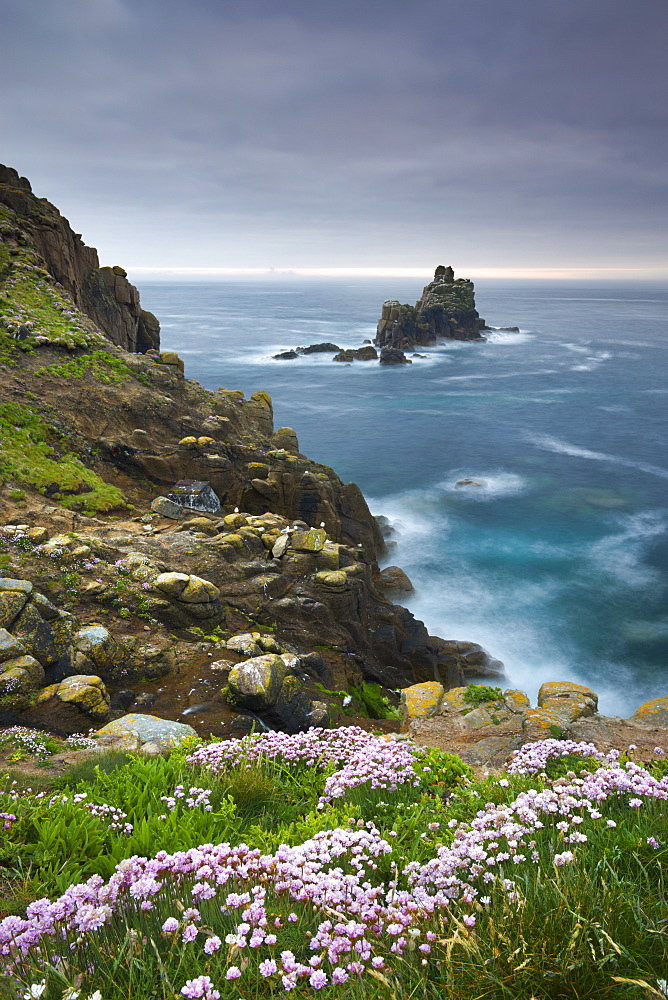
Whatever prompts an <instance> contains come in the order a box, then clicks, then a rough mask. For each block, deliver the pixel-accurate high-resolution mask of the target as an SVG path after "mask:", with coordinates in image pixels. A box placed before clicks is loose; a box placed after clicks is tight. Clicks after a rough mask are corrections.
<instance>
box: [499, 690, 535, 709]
mask: <svg viewBox="0 0 668 1000" xmlns="http://www.w3.org/2000/svg"><path fill="white" fill-rule="evenodd" d="M503 701H504V704H505V706H506V708H507V709H508V710H509V711H510V712H513V713H514V714H516V715H523V714H524V713H525V712H526V711H527V710H528V709H530V708H531V702H530V701H529V699H528V698H527V696H526V695H525V693H524V691H517V690H514V689H513V688H508V690H507V691H504V692H503Z"/></svg>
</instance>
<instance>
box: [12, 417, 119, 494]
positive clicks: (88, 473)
mask: <svg viewBox="0 0 668 1000" xmlns="http://www.w3.org/2000/svg"><path fill="white" fill-rule="evenodd" d="M48 436H49V428H48V426H47V424H46V423H45V422H44V420H43V419H42V418H41V417H40V416H39V414H38V413H36V412H35V411H34V410H32V409H30V407H28V406H26V405H25V404H23V403H3V404H0V437H2V453H1V454H0V473H2V474H4V475H5V476H7V477H8V478H11V479H14V480H16V481H18V482H20V483H21V484H23V485H26V486H32V487H33V488H34V489H36V490H38V491H39V492H40V493H44V494H46V495H47V496H51V497H52V498H54V499H56V500H57V501H58V502H59V503H60V505H61V506H62V507H67V508H70V509H73V508H76V509H83V510H85V511H87V512H91V513H94V512H99V511H108V510H113V509H114V508H117V507H126V506H127V500H126V498H125V496H124V494H123V493H122V492H121V491H120V490H119V489H117V487H115V486H110V485H109V484H108V483H105V482H104V480H103V479H101V478H100V476H98V475H97V473H95V472H93V470H92V469H89V468H87V467H86V466H85V465H84V464H83V462H81V461H80V459H78V458H77V457H76V456H75V455H73V454H71V453H69V452H65V453H63V454H58V453H57V452H56V451H55V449H54V448H53V447H52V446H51V445H50V444H49V443H48Z"/></svg>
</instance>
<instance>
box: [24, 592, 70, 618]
mask: <svg viewBox="0 0 668 1000" xmlns="http://www.w3.org/2000/svg"><path fill="white" fill-rule="evenodd" d="M30 603H31V604H32V606H33V607H34V608H35V609H36V610H37V611H38V612H39V614H40V615H41V617H42V618H43V619H44V621H45V622H53V621H55V620H56V619H57V618H58V617H59V616H60V615H61V614H62V613H63V612H61V611H60V610H59V609H58V608H57V607H56V605H55V604H52V603H51V601H50V600H49V599H48V598H47V597H45V596H44V594H38V593H37V592H36V591H35V590H33V592H32V594H31V595H30Z"/></svg>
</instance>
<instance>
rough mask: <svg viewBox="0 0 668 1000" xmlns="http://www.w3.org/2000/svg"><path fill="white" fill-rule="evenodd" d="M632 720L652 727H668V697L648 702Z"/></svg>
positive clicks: (636, 711) (636, 712) (634, 714)
mask: <svg viewBox="0 0 668 1000" xmlns="http://www.w3.org/2000/svg"><path fill="white" fill-rule="evenodd" d="M631 718H632V719H634V720H635V721H636V722H644V723H645V724H646V725H650V726H668V695H663V696H662V697H660V698H652V700H651V701H646V702H645V703H644V704H643V705H641V706H640V708H637V709H636V710H635V712H634V713H633V715H632V716H631Z"/></svg>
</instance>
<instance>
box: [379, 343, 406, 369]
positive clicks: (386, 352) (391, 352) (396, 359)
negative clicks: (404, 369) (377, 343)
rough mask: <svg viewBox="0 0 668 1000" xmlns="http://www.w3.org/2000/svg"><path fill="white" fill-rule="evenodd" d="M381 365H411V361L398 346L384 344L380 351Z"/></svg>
mask: <svg viewBox="0 0 668 1000" xmlns="http://www.w3.org/2000/svg"><path fill="white" fill-rule="evenodd" d="M380 363H381V365H412V364H413V362H412V361H411V359H410V358H407V357H406V355H405V354H404V352H403V351H401V350H399V348H398V347H394V346H387V345H386V346H384V347H383V348H382V350H381V352H380Z"/></svg>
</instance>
